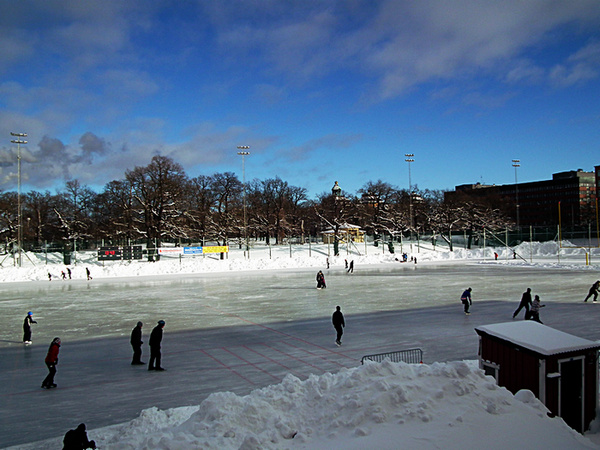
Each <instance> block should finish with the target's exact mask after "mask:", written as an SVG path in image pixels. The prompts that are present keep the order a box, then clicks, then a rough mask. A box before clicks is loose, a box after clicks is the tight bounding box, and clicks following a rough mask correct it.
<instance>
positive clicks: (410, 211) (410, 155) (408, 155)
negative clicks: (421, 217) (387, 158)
mask: <svg viewBox="0 0 600 450" xmlns="http://www.w3.org/2000/svg"><path fill="white" fill-rule="evenodd" d="M404 156H405V157H406V159H405V160H404V161H406V162H407V163H408V202H409V203H408V214H409V216H410V238H411V240H412V229H413V203H412V181H411V179H410V163H412V162H415V159H414V157H415V155H414V153H405V154H404Z"/></svg>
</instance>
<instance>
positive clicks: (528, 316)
mask: <svg viewBox="0 0 600 450" xmlns="http://www.w3.org/2000/svg"><path fill="white" fill-rule="evenodd" d="M472 291H473V289H472V288H468V289H466V290H465V291H464V292H463V293H462V295H461V296H460V301H461V302H462V304H463V306H464V311H465V315H467V316H468V315H469V314H470V312H469V309H470V307H471V305H472V304H473V302H472V299H471V292H472ZM599 293H600V280H597V281H596V282H595V283H594V284H592V286H591V287H590V289H589V291H588V295H587V297H586V298H585V299H584V300H583V301H584V303H586V302H587V301H588V299H589V298H590V297H593V299H592V303H595V302H596V301H597V300H598V294H599ZM545 306H546V305H542V302H541V300H540V296H539V295H534V296H533V299H532V295H531V288H527V290H526V291H525V292H523V295H522V296H521V301H520V302H519V307H518V308H517V309H516V310H515V312H514V313H513V319H515V318H516V317H517V316H518V315H519V313H520V312H521V310H523V309H524V310H525V320H534V321H536V322H538V323H543V322H542V321H541V320H540V309H541V308H544V307H545Z"/></svg>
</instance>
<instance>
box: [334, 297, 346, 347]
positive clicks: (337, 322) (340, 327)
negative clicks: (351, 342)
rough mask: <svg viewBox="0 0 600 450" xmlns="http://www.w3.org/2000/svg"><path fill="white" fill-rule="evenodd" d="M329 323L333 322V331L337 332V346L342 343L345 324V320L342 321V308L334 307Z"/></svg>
mask: <svg viewBox="0 0 600 450" xmlns="http://www.w3.org/2000/svg"><path fill="white" fill-rule="evenodd" d="M331 323H333V328H335V331H336V332H337V336H336V338H335V343H336V344H337V345H338V346H340V345H342V335H343V334H344V327H345V326H346V322H345V321H344V315H343V314H342V308H340V307H339V306H336V307H335V311H334V312H333V315H332V316H331Z"/></svg>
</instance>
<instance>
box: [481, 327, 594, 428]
mask: <svg viewBox="0 0 600 450" xmlns="http://www.w3.org/2000/svg"><path fill="white" fill-rule="evenodd" d="M475 331H476V332H477V334H478V335H479V367H480V368H481V369H483V370H484V371H485V373H486V374H487V375H491V376H493V377H494V378H495V379H496V382H497V383H498V385H500V386H504V387H505V388H507V389H508V390H509V391H511V392H512V393H513V394H515V393H516V392H517V391H519V390H521V389H529V390H530V391H531V392H533V393H534V395H535V396H536V397H537V398H538V399H540V400H541V401H542V403H544V405H546V407H547V408H548V409H549V410H550V412H552V413H553V414H556V415H557V416H560V417H562V418H563V420H564V421H565V422H566V423H567V424H568V425H569V426H570V427H572V428H573V429H575V430H577V431H579V432H580V433H583V432H584V431H585V430H587V429H588V427H589V424H590V422H591V421H592V420H593V419H594V418H595V416H596V409H597V408H598V350H599V349H600V342H593V341H589V340H587V339H582V338H580V337H577V336H573V335H571V334H568V333H564V332H562V331H558V330H555V329H553V328H550V327H548V326H546V325H542V324H540V323H537V322H534V321H532V320H523V321H517V322H507V323H498V324H493V325H484V326H480V327H476V328H475Z"/></svg>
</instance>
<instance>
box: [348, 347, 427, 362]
mask: <svg viewBox="0 0 600 450" xmlns="http://www.w3.org/2000/svg"><path fill="white" fill-rule="evenodd" d="M386 358H389V360H390V361H392V362H405V363H408V364H422V363H423V350H421V349H420V348H411V349H408V350H399V351H397V352H388V353H377V354H375V355H366V356H363V357H362V359H361V360H360V363H361V364H364V363H365V361H366V360H369V361H375V362H382V361H383V360H384V359H386Z"/></svg>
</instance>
